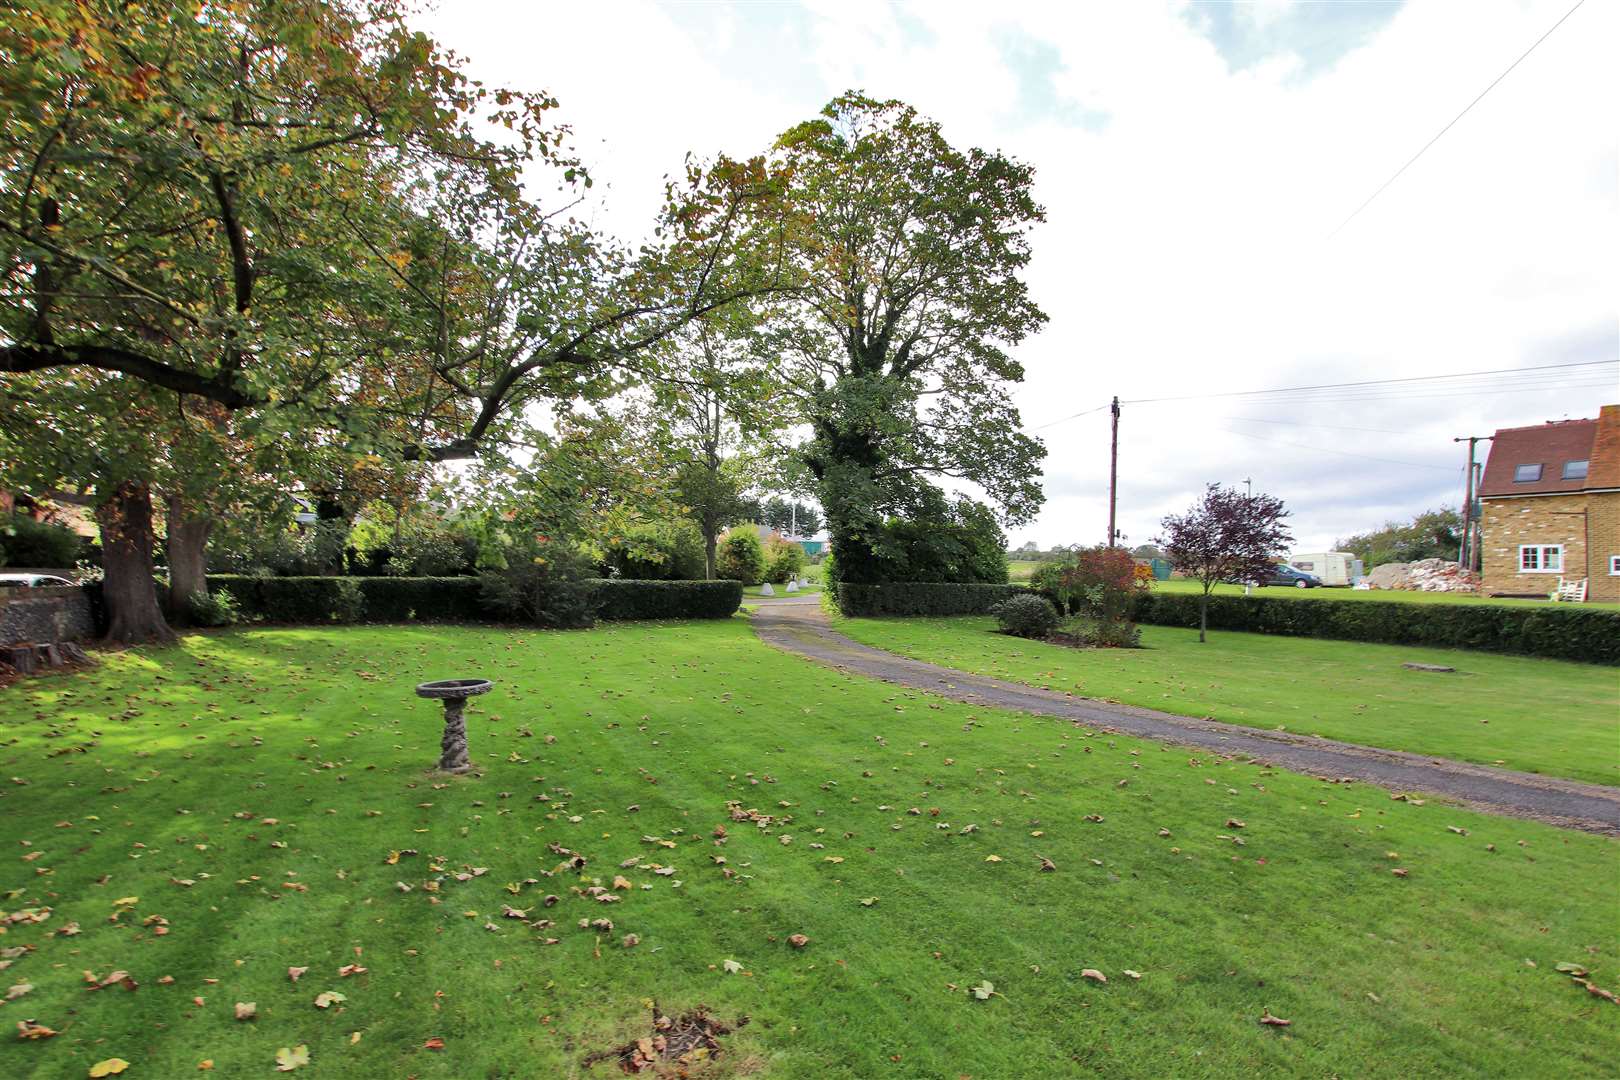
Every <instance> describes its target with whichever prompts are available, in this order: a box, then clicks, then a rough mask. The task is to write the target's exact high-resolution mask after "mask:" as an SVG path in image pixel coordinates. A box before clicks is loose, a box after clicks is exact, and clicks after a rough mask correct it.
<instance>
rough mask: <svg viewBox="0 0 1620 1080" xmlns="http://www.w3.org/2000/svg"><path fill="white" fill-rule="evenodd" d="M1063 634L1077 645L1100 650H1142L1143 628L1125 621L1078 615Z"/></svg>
mask: <svg viewBox="0 0 1620 1080" xmlns="http://www.w3.org/2000/svg"><path fill="white" fill-rule="evenodd" d="M1063 634H1064V635H1065V636H1066V637H1068V638H1071V639H1073V641H1074V643H1075V644H1077V645H1090V646H1092V647H1094V648H1098V649H1140V648H1141V647H1142V628H1141V627H1139V626H1137V625H1136V624H1135V623H1133V622H1130V621H1128V620H1125V619H1103V618H1098V617H1097V616H1095V615H1077V616H1075V617H1074V618H1072V619H1070V620H1069V621H1068V622H1067V623H1065V624H1064V626H1063Z"/></svg>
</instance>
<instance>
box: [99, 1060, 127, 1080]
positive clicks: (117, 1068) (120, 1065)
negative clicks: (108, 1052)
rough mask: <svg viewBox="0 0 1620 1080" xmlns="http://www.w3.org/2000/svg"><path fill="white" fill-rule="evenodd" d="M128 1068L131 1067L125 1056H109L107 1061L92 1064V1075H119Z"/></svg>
mask: <svg viewBox="0 0 1620 1080" xmlns="http://www.w3.org/2000/svg"><path fill="white" fill-rule="evenodd" d="M127 1068H129V1062H127V1061H125V1060H124V1059H123V1058H108V1059H107V1060H106V1061H98V1062H96V1063H95V1064H94V1065H92V1066H90V1075H91V1076H93V1077H101V1076H117V1075H118V1074H119V1073H121V1072H123V1071H124V1070H125V1069H127Z"/></svg>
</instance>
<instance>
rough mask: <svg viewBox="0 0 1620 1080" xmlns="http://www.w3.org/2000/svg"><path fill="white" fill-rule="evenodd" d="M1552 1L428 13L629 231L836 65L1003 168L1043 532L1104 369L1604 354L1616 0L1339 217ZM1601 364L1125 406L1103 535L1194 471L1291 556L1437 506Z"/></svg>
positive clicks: (1061, 510) (442, 5)
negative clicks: (1018, 217)
mask: <svg viewBox="0 0 1620 1080" xmlns="http://www.w3.org/2000/svg"><path fill="white" fill-rule="evenodd" d="M1573 3H1574V0H1551V2H1541V0H1503V2H1496V0H1430V2H1413V3H1398V2H1396V3H1384V2H1380V0H1364V2H1320V3H1290V2H1286V0H1281V2H1279V0H1261V2H1255V3H1238V4H1229V3H1164V4H1157V3H1151V2H1138V0H1130V2H1126V0H1119V2H1113V3H1086V4H1050V5H1048V4H1019V3H1015V2H997V3H983V2H980V3H971V4H949V3H937V2H930V3H917V4H903V5H892V6H890V5H883V4H878V3H857V2H849V3H843V2H831V0H812V2H807V3H719V2H711V3H664V4H658V3H637V2H630V0H603V2H598V3H588V4H537V3H532V2H526V0H440V2H439V5H438V7H437V9H436V10H435V11H433V12H432V13H431V14H429V15H428V16H426V17H425V19H424V20H423V21H424V25H425V27H426V28H427V29H429V30H430V31H431V32H432V33H434V34H435V35H436V36H437V37H438V38H439V39H440V40H441V41H443V42H445V43H446V44H448V45H449V46H450V47H452V48H454V49H455V50H456V51H457V52H459V53H461V54H463V55H464V56H466V57H467V59H468V70H469V71H470V73H471V74H472V75H473V76H474V77H476V78H480V79H483V80H484V81H486V82H488V83H491V84H505V85H511V86H519V87H523V88H526V89H544V90H546V91H548V92H550V93H552V94H554V95H556V96H557V97H558V98H559V99H560V101H561V108H560V110H559V113H560V114H561V116H562V118H563V120H564V121H565V122H567V123H570V124H571V125H572V126H573V128H574V130H575V133H576V145H577V148H578V150H579V151H580V153H581V155H582V156H583V157H584V158H585V159H586V161H587V162H588V163H589V165H590V167H591V169H592V172H593V174H594V175H595V177H596V178H597V182H598V187H597V191H598V194H599V199H598V201H597V203H596V204H595V205H594V206H593V207H592V208H591V213H593V214H594V215H596V218H597V220H598V221H599V223H601V224H602V225H603V226H604V227H606V228H608V229H609V230H611V231H612V232H614V233H616V234H618V235H620V236H621V237H623V238H625V239H635V238H636V237H639V236H641V235H643V234H644V233H645V232H646V230H647V228H648V226H649V223H650V222H651V221H652V218H653V215H654V213H655V212H656V209H657V205H658V201H659V196H660V192H661V185H662V178H663V177H664V175H665V174H666V173H670V172H673V171H675V170H677V169H678V168H679V167H680V163H681V160H682V157H683V155H684V154H685V153H687V152H688V151H692V152H695V153H697V154H699V155H703V156H707V155H709V154H713V153H715V152H717V151H724V152H727V153H730V154H733V155H738V156H741V155H749V154H753V153H758V152H760V151H762V150H764V149H765V148H766V147H767V146H768V145H769V143H770V141H771V139H772V138H773V137H774V136H775V135H777V134H778V133H780V132H781V131H782V130H784V129H785V128H787V127H789V126H790V125H792V124H793V123H796V122H798V121H799V120H802V119H805V118H808V117H810V116H812V115H814V114H815V112H816V111H817V110H818V109H819V108H820V107H821V106H822V105H823V104H825V103H826V101H827V100H828V99H829V98H831V97H833V96H835V95H836V94H838V93H839V92H841V91H843V90H845V89H851V88H858V89H862V90H864V91H866V92H867V93H869V94H871V95H873V96H877V97H898V98H901V99H903V100H905V101H907V102H909V103H910V104H912V105H914V106H916V107H917V108H918V109H919V110H920V111H922V112H924V113H926V114H928V115H930V116H932V117H933V118H935V119H937V120H939V121H940V122H941V123H942V124H943V126H944V130H945V134H946V137H947V138H949V139H950V140H951V141H952V142H953V143H955V144H956V145H958V146H967V145H980V146H985V147H989V148H995V149H1000V150H1003V151H1005V152H1007V153H1010V154H1012V155H1014V156H1016V157H1019V158H1022V159H1024V160H1027V161H1029V162H1030V163H1032V164H1033V165H1034V166H1035V170H1036V181H1035V182H1036V194H1037V197H1038V198H1039V200H1040V201H1041V202H1042V203H1043V204H1044V205H1045V207H1046V209H1047V216H1048V222H1047V224H1045V225H1044V226H1042V227H1041V228H1040V229H1039V231H1038V233H1037V234H1036V236H1035V238H1034V249H1035V259H1034V262H1033V264H1032V266H1031V268H1030V274H1029V277H1030V282H1031V285H1032V288H1033V290H1034V293H1035V297H1036V299H1037V301H1038V302H1039V303H1040V304H1041V305H1042V307H1043V308H1044V309H1045V310H1046V312H1047V313H1048V315H1050V316H1051V322H1050V323H1049V324H1048V326H1047V327H1046V329H1045V330H1044V331H1043V332H1042V333H1041V334H1039V335H1037V336H1036V337H1035V338H1032V339H1031V340H1029V341H1027V342H1025V343H1024V344H1023V345H1021V346H1019V348H1018V350H1017V354H1016V355H1017V356H1018V358H1019V359H1020V360H1021V361H1022V362H1023V364H1024V366H1025V368H1026V371H1027V378H1026V381H1025V383H1024V385H1023V386H1022V387H1021V388H1019V389H1018V391H1017V392H1016V399H1017V401H1018V402H1019V404H1020V406H1021V408H1022V410H1023V415H1024V420H1025V424H1026V426H1027V427H1029V428H1030V429H1031V430H1033V431H1034V432H1035V434H1037V435H1039V436H1040V437H1042V438H1043V439H1044V440H1045V442H1046V444H1047V447H1048V449H1049V453H1050V456H1049V457H1048V459H1047V463H1046V475H1045V489H1046V495H1047V502H1046V507H1045V509H1044V510H1043V512H1042V513H1041V515H1040V517H1039V518H1038V519H1037V520H1036V521H1035V522H1034V523H1033V524H1031V525H1028V526H1022V527H1018V528H1015V529H1013V530H1011V532H1010V539H1011V541H1012V542H1013V543H1014V544H1017V543H1019V542H1022V541H1023V540H1026V539H1033V540H1035V541H1037V542H1038V543H1040V544H1041V545H1042V546H1047V545H1051V544H1056V543H1075V542H1081V543H1094V542H1100V541H1102V540H1103V539H1104V538H1105V534H1106V531H1107V485H1108V417H1107V413H1106V410H1104V411H1099V412H1094V413H1092V414H1090V415H1088V416H1084V417H1081V418H1079V419H1075V420H1070V421H1066V422H1062V423H1053V421H1056V420H1058V419H1059V418H1061V417H1064V416H1067V415H1069V414H1072V413H1078V412H1081V411H1082V410H1086V409H1092V408H1095V407H1097V406H1100V405H1104V404H1105V403H1106V402H1107V401H1108V399H1109V397H1110V396H1111V395H1114V394H1118V395H1119V396H1120V397H1121V398H1122V399H1125V400H1127V401H1133V400H1138V399H1147V398H1167V397H1196V396H1198V395H1206V394H1211V393H1221V392H1229V391H1247V390H1260V389H1269V388H1273V387H1291V386H1300V385H1315V384H1321V383H1339V382H1350V381H1358V380H1375V379H1388V378H1401V377H1409V376H1422V375H1435V374H1447V373H1453V372H1472V371H1482V370H1490V369H1500V368H1522V367H1534V366H1543V365H1548V364H1555V363H1565V364H1569V363H1578V362H1582V361H1614V360H1615V358H1616V357H1617V355H1620V311H1617V304H1620V267H1617V259H1620V196H1617V192H1620V106H1617V104H1616V103H1617V102H1620V64H1617V63H1616V61H1615V54H1614V44H1615V42H1616V41H1620V4H1616V3H1613V2H1611V0H1588V2H1587V3H1585V4H1584V5H1583V6H1582V7H1581V8H1580V9H1579V10H1577V11H1576V12H1575V13H1574V14H1573V15H1571V16H1570V17H1569V19H1568V21H1567V22H1565V23H1564V25H1563V26H1562V27H1561V28H1560V29H1558V30H1557V31H1556V32H1555V33H1553V34H1552V35H1551V36H1550V37H1548V38H1547V40H1546V41H1545V42H1543V43H1542V44H1541V45H1540V46H1539V47H1538V48H1537V49H1536V50H1535V51H1534V52H1533V53H1532V54H1531V55H1530V56H1529V57H1528V58H1527V59H1525V60H1524V61H1523V63H1521V64H1520V65H1519V66H1518V68H1517V69H1515V70H1514V71H1513V72H1512V73H1511V74H1509V75H1508V76H1507V77H1506V78H1505V79H1504V80H1503V81H1502V82H1501V84H1500V85H1498V86H1497V87H1496V88H1495V89H1493V90H1492V91H1491V92H1490V93H1489V94H1488V95H1487V96H1486V97H1485V98H1484V99H1483V100H1482V101H1480V102H1479V104H1478V105H1476V106H1475V107H1474V108H1473V110H1472V111H1471V112H1469V113H1468V115H1466V116H1465V117H1464V118H1463V119H1462V120H1461V121H1460V122H1458V123H1457V124H1456V126H1455V127H1453V128H1452V129H1451V130H1450V131H1449V132H1447V133H1446V134H1445V135H1444V136H1443V137H1442V138H1441V139H1440V140H1439V141H1438V142H1437V143H1435V144H1434V146H1433V147H1431V148H1430V149H1429V150H1428V151H1427V152H1426V153H1425V154H1424V155H1423V156H1422V158H1421V159H1420V160H1418V161H1417V163H1416V164H1414V165H1413V166H1412V167H1411V168H1410V169H1408V170H1407V171H1406V173H1405V174H1404V175H1402V176H1401V177H1400V178H1399V179H1398V180H1396V182H1395V183H1393V184H1392V185H1391V186H1390V187H1389V188H1388V189H1387V190H1385V191H1384V192H1383V193H1382V194H1381V195H1380V196H1379V197H1378V198H1377V199H1376V200H1375V201H1374V202H1373V203H1372V204H1371V205H1370V206H1368V207H1367V208H1366V209H1365V210H1363V211H1361V212H1360V213H1359V214H1358V215H1357V216H1356V217H1355V218H1354V219H1353V220H1352V221H1350V222H1349V224H1347V225H1344V226H1343V228H1342V229H1341V228H1340V225H1341V223H1342V222H1343V221H1344V220H1345V218H1346V217H1347V216H1349V215H1350V214H1351V213H1352V212H1353V211H1355V210H1356V208H1357V207H1358V206H1359V205H1360V204H1361V203H1362V202H1363V201H1364V200H1365V199H1366V198H1367V197H1368V196H1369V195H1371V194H1372V193H1373V192H1374V191H1375V190H1377V189H1378V187H1379V185H1381V184H1383V183H1384V182H1385V181H1386V180H1387V179H1389V177H1390V176H1391V174H1392V173H1394V172H1395V171H1396V170H1397V169H1398V168H1399V167H1400V166H1401V165H1402V164H1403V163H1404V162H1406V161H1407V160H1408V159H1409V158H1410V157H1411V156H1412V155H1413V154H1414V153H1416V152H1417V151H1418V150H1419V148H1420V147H1422V146H1423V145H1424V143H1425V142H1427V141H1428V140H1429V139H1430V138H1432V137H1433V136H1434V135H1435V134H1436V133H1437V132H1439V131H1440V130H1441V129H1442V128H1443V127H1444V126H1445V125H1446V124H1447V123H1448V122H1449V121H1451V120H1452V118H1453V117H1455V116H1456V115H1457V113H1458V112H1459V111H1460V110H1462V109H1463V107H1464V106H1466V105H1468V103H1469V102H1470V101H1471V100H1472V99H1474V97H1475V96H1476V95H1478V94H1479V93H1480V91H1482V90H1484V89H1485V88H1486V87H1487V86H1488V85H1489V84H1490V83H1491V81H1492V80H1493V79H1495V78H1497V76H1499V75H1500V74H1501V73H1502V72H1503V70H1504V69H1506V68H1507V67H1508V65H1510V64H1511V63H1513V61H1514V60H1515V59H1516V58H1517V57H1519V55H1520V54H1521V53H1523V52H1524V51H1525V50H1526V49H1527V48H1529V47H1530V46H1531V44H1532V43H1533V42H1535V41H1536V39H1537V38H1538V37H1540V36H1541V35H1542V34H1543V33H1545V32H1546V31H1547V29H1548V27H1550V26H1552V25H1553V24H1554V23H1555V22H1557V20H1558V19H1559V17H1560V16H1562V15H1563V14H1564V13H1565V12H1566V11H1568V10H1569V8H1570V7H1571V5H1572V4H1573ZM1335 230H1338V231H1337V232H1335ZM1615 371H1616V369H1615V368H1614V367H1613V366H1604V367H1586V368H1572V369H1566V370H1564V371H1561V372H1552V373H1548V374H1546V375H1545V376H1538V377H1535V378H1531V379H1519V380H1516V382H1515V383H1514V384H1513V385H1512V386H1511V387H1510V388H1509V389H1504V386H1505V385H1506V384H1503V383H1501V382H1490V381H1483V380H1482V381H1476V382H1472V383H1458V384H1441V385H1442V386H1443V387H1444V392H1443V393H1442V392H1441V390H1440V389H1437V388H1435V387H1434V386H1432V385H1430V386H1427V387H1425V386H1424V384H1418V386H1419V387H1424V389H1423V390H1422V391H1421V392H1420V391H1419V390H1417V389H1414V390H1413V391H1412V392H1411V393H1410V394H1406V395H1394V394H1390V393H1388V392H1387V391H1386V392H1381V393H1380V394H1379V395H1378V396H1368V395H1366V394H1361V393H1358V394H1343V393H1341V394H1337V395H1318V397H1319V398H1321V400H1315V401H1307V400H1299V399H1295V400H1291V401H1282V400H1277V399H1268V400H1260V401H1254V400H1245V399H1242V398H1227V399H1208V398H1203V399H1201V400H1191V401H1181V402H1159V403H1153V404H1130V405H1127V406H1125V408H1124V419H1123V422H1122V427H1121V439H1120V494H1119V500H1120V504H1119V517H1120V526H1119V527H1120V529H1121V530H1122V531H1123V532H1124V533H1125V534H1126V536H1127V537H1128V538H1129V540H1128V541H1127V542H1128V543H1130V544H1132V545H1134V544H1136V543H1138V542H1141V541H1143V540H1147V539H1150V538H1151V537H1153V536H1154V535H1155V534H1156V532H1157V531H1158V526H1157V523H1158V521H1159V519H1160V518H1161V517H1162V516H1163V515H1164V514H1165V513H1167V512H1171V511H1177V510H1180V509H1182V508H1183V507H1184V506H1185V505H1186V504H1187V503H1188V502H1189V501H1190V500H1191V499H1192V498H1193V497H1194V496H1195V495H1196V493H1197V492H1198V490H1199V489H1200V487H1201V485H1203V484H1204V483H1207V482H1222V483H1227V484H1233V483H1241V482H1242V481H1243V479H1244V478H1246V477H1248V478H1252V480H1253V482H1254V485H1255V487H1256V488H1257V489H1261V490H1265V491H1268V492H1271V493H1273V494H1276V495H1278V496H1280V497H1282V498H1283V499H1284V501H1285V502H1286V503H1287V504H1288V505H1289V507H1290V508H1291V509H1292V510H1293V512H1294V529H1295V533H1296V536H1297V538H1298V543H1297V544H1296V550H1312V549H1316V550H1320V549H1321V548H1323V547H1325V546H1326V545H1328V544H1329V543H1331V541H1333V540H1334V539H1335V538H1336V537H1341V536H1344V535H1347V534H1349V533H1352V532H1356V531H1360V530H1362V529H1365V528H1368V527H1372V526H1376V525H1378V524H1379V523H1381V522H1382V521H1384V520H1385V519H1388V518H1391V517H1399V516H1407V515H1410V514H1412V513H1415V512H1417V511H1421V510H1424V509H1427V508H1430V507H1433V506H1436V505H1439V504H1440V503H1442V502H1450V503H1451V504H1453V505H1457V504H1459V503H1460V501H1461V486H1462V467H1461V465H1462V460H1463V454H1464V451H1463V450H1462V449H1461V448H1459V447H1457V446H1455V445H1454V444H1453V443H1452V441H1451V440H1452V438H1453V436H1458V435H1469V434H1489V433H1490V432H1491V431H1492V430H1494V429H1495V428H1497V427H1505V426H1512V425H1518V424H1529V423H1538V422H1540V421H1543V420H1548V419H1557V418H1564V417H1576V416H1595V415H1596V413H1597V407H1598V405H1599V404H1601V403H1604V402H1614V401H1616V400H1620V386H1617V385H1616V375H1615ZM1470 389H1473V390H1482V389H1489V390H1492V391H1494V392H1492V393H1485V394H1481V393H1473V394H1466V393H1463V392H1462V391H1464V390H1470Z"/></svg>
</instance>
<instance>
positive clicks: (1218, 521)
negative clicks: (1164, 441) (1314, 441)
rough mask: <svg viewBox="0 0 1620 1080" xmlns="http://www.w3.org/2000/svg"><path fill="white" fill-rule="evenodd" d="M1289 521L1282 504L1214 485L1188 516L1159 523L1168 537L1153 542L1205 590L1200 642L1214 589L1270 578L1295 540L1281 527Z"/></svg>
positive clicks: (1200, 613)
mask: <svg viewBox="0 0 1620 1080" xmlns="http://www.w3.org/2000/svg"><path fill="white" fill-rule="evenodd" d="M1287 516H1288V511H1287V510H1285V509H1283V504H1282V500H1281V499H1277V498H1273V497H1272V496H1270V495H1264V494H1260V495H1245V494H1243V493H1241V492H1238V491H1235V490H1231V489H1228V488H1223V487H1221V486H1219V485H1218V484H1211V485H1209V487H1208V488H1207V489H1206V490H1205V491H1204V495H1203V498H1201V499H1199V500H1198V502H1196V503H1194V504H1193V506H1192V508H1191V509H1190V510H1188V511H1187V512H1186V513H1185V514H1182V515H1180V516H1179V517H1178V516H1176V515H1174V514H1172V515H1170V516H1168V517H1166V518H1165V519H1164V520H1163V521H1161V522H1160V525H1161V527H1162V528H1163V529H1164V535H1163V536H1162V537H1160V538H1158V540H1157V541H1155V542H1156V543H1158V544H1159V545H1160V546H1161V547H1163V548H1164V553H1165V555H1166V557H1168V558H1169V560H1170V563H1171V565H1173V566H1174V567H1175V568H1176V569H1177V570H1180V571H1181V572H1182V573H1184V574H1186V575H1187V576H1188V577H1192V578H1195V579H1197V580H1198V581H1199V582H1200V583H1201V584H1202V585H1203V587H1204V591H1203V593H1202V594H1201V595H1200V597H1199V600H1198V640H1199V641H1203V640H1204V639H1205V638H1204V635H1205V630H1206V629H1207V627H1208V625H1209V594H1210V591H1211V590H1213V589H1214V588H1215V583H1216V582H1217V581H1253V580H1255V579H1257V578H1260V577H1262V576H1263V575H1265V574H1269V573H1270V572H1271V569H1272V567H1273V566H1275V565H1276V562H1277V553H1278V552H1279V551H1281V550H1282V549H1283V548H1284V547H1286V546H1287V545H1288V543H1289V541H1291V540H1293V538H1294V537H1293V534H1292V533H1291V532H1289V531H1288V527H1287V526H1286V525H1284V524H1283V520H1282V519H1283V518H1285V517H1287Z"/></svg>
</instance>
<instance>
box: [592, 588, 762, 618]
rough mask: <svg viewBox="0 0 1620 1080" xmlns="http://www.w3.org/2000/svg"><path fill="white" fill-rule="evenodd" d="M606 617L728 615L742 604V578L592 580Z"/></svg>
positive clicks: (600, 613)
mask: <svg viewBox="0 0 1620 1080" xmlns="http://www.w3.org/2000/svg"><path fill="white" fill-rule="evenodd" d="M591 587H592V591H593V593H594V595H595V600H596V604H597V616H598V617H599V618H602V619H724V618H727V617H729V616H730V615H732V614H733V613H734V612H735V611H736V610H737V608H738V607H739V606H740V605H741V604H742V595H743V591H742V583H741V582H739V581H626V580H623V579H619V580H612V579H603V580H599V581H595V582H592V583H591Z"/></svg>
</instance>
